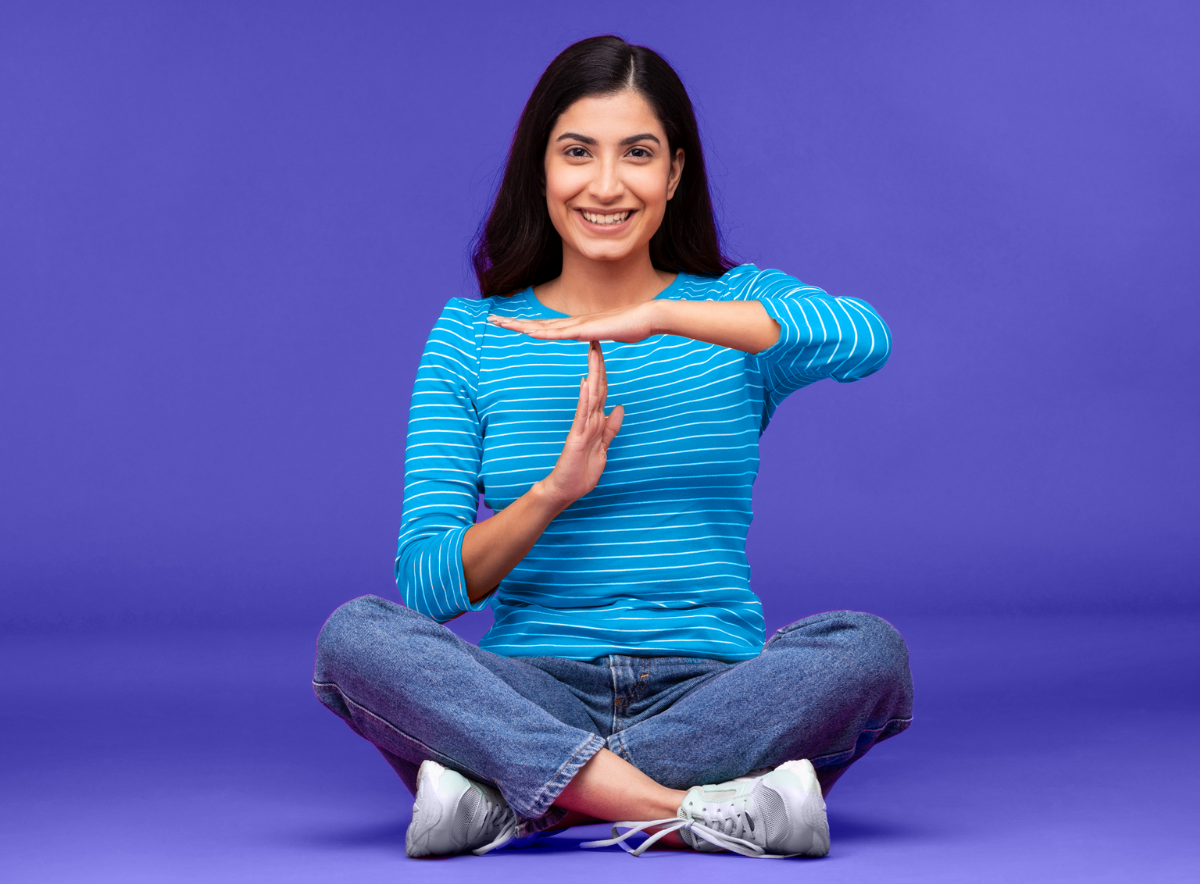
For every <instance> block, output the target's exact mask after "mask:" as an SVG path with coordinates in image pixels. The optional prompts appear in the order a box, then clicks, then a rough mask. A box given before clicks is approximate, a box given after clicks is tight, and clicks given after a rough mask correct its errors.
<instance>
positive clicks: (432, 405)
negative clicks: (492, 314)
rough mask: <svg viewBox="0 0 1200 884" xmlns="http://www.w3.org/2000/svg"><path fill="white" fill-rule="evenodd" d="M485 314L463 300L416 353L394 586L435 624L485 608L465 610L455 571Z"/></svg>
mask: <svg viewBox="0 0 1200 884" xmlns="http://www.w3.org/2000/svg"><path fill="white" fill-rule="evenodd" d="M487 307H488V304H487V303H481V302H479V301H471V300H467V299H465V298H454V299H451V301H450V303H448V304H447V305H446V309H445V310H443V311H442V315H441V316H440V317H439V318H438V321H437V323H436V324H435V325H434V327H433V331H432V332H430V334H429V341H428V342H427V343H426V344H425V351H424V352H423V353H422V354H421V363H420V365H419V366H418V367H417V378H416V382H415V383H414V384H413V395H412V406H411V408H410V410H409V417H408V445H407V447H406V448H405V455H404V515H403V517H402V519H401V524H400V540H399V542H398V544H397V547H396V586H397V588H398V589H399V590H400V597H401V598H402V599H403V600H404V603H405V604H406V605H408V606H409V607H410V608H413V609H414V610H416V611H420V612H421V613H422V614H425V615H426V616H428V617H431V618H433V619H434V620H437V621H438V622H439V623H444V622H445V621H447V620H450V619H452V618H454V617H457V616H458V615H459V614H462V613H463V612H464V611H468V610H470V611H478V610H481V609H482V608H483V607H484V606H485V605H486V604H487V599H481V600H480V601H479V602H477V603H475V604H472V603H471V601H470V599H469V598H468V596H467V582H466V578H465V577H464V575H463V566H462V542H463V536H464V535H465V534H466V533H467V529H468V528H470V527H471V526H472V525H474V524H475V514H476V512H477V506H478V501H479V468H480V461H481V452H482V433H481V425H480V419H479V414H478V412H477V411H476V409H475V398H476V394H477V391H478V380H479V341H480V336H481V328H480V325H481V323H482V322H485V321H486V319H487Z"/></svg>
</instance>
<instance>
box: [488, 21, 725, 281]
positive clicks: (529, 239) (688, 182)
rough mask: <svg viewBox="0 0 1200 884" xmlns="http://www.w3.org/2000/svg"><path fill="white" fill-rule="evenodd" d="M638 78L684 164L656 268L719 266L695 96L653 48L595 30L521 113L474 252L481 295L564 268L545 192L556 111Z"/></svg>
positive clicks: (716, 272)
mask: <svg viewBox="0 0 1200 884" xmlns="http://www.w3.org/2000/svg"><path fill="white" fill-rule="evenodd" d="M629 88H632V89H633V90H634V91H636V92H637V93H639V94H640V95H641V96H642V97H643V98H645V99H646V101H647V102H649V104H650V106H651V107H652V108H653V109H654V113H655V114H656V115H657V116H658V120H659V122H660V123H661V124H662V127H663V129H664V130H665V131H666V133H667V144H668V149H669V150H670V153H671V155H672V156H673V155H674V154H675V151H676V150H677V149H678V148H681V147H682V148H683V153H684V164H683V174H682V176H681V177H680V180H679V185H678V187H676V189H675V195H674V196H673V197H672V198H671V199H670V200H669V201H668V202H667V209H666V213H665V214H664V215H663V220H662V224H661V225H660V226H659V228H658V230H657V231H656V232H655V234H654V237H653V238H652V239H651V240H650V260H651V262H652V263H653V264H654V266H655V267H656V268H658V269H659V270H665V271H667V272H671V273H673V272H677V271H683V272H686V273H693V274H696V275H697V276H720V275H721V274H722V273H724V272H725V271H726V270H728V269H729V268H730V267H731V266H733V265H732V262H730V261H728V260H727V259H726V258H725V256H724V255H722V254H721V245H720V241H719V239H718V236H717V224H716V221H715V219H714V218H713V208H712V200H711V199H710V197H709V194H708V175H707V174H706V172H705V170H704V152H703V150H702V149H701V147H700V131H699V127H698V126H697V125H696V114H695V111H693V110H692V101H691V99H690V98H688V94H687V90H686V89H684V87H683V83H682V82H681V81H680V79H679V76H678V75H677V74H676V73H675V71H674V70H672V68H671V66H670V65H669V64H667V63H666V61H664V60H663V58H662V56H660V55H659V54H658V53H657V52H655V51H654V50H652V49H647V48H646V47H645V46H632V45H630V44H629V43H626V42H625V41H624V40H622V39H621V38H620V37H613V36H604V37H590V38H588V39H587V40H580V41H579V42H578V43H574V44H572V45H570V46H568V47H567V48H566V49H564V50H563V51H562V52H560V53H559V54H558V57H557V58H555V59H554V61H552V62H550V66H549V67H548V68H546V71H545V73H543V74H542V77H541V79H540V80H538V83H537V86H535V87H534V89H533V94H532V95H530V96H529V101H527V102H526V103H525V109H524V110H523V111H522V112H521V120H520V122H518V123H517V131H516V134H514V135H513V140H512V146H511V147H510V148H509V151H508V162H507V164H506V165H505V167H504V178H503V179H502V180H501V182H500V189H499V190H498V191H497V193H496V200H495V202H494V203H492V210H491V212H490V213H489V214H488V218H487V221H486V222H485V223H484V225H483V228H482V229H481V230H480V232H479V235H478V236H477V237H476V240H475V246H474V249H473V251H472V254H471V260H472V264H473V265H474V267H475V275H476V276H477V277H478V278H479V291H480V293H481V294H482V295H483V296H484V297H488V296H491V295H507V294H511V293H512V292H514V291H519V290H520V289H523V288H525V287H526V286H531V285H539V284H540V283H543V282H548V281H550V280H551V279H554V278H555V277H557V276H558V275H559V274H560V273H562V239H561V238H560V237H559V235H558V231H556V230H555V229H554V225H553V224H552V223H551V221H550V215H549V212H548V211H547V209H546V198H545V196H544V195H543V193H542V182H543V177H544V175H545V154H546V142H547V141H548V140H549V139H550V132H551V130H552V129H553V128H554V124H555V122H556V121H557V120H558V118H559V116H560V115H561V114H562V113H563V111H565V110H566V109H567V108H569V107H570V106H571V105H572V104H574V103H575V102H576V101H578V100H579V99H581V98H586V97H588V96H591V95H611V94H612V93H614V92H620V91H622V90H624V89H629Z"/></svg>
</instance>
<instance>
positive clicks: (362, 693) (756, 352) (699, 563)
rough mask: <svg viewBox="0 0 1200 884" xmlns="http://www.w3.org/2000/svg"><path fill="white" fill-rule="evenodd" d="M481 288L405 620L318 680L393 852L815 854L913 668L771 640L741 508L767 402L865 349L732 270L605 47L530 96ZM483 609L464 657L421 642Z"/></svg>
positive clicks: (674, 144) (444, 413) (859, 643)
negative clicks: (590, 833) (561, 849)
mask: <svg viewBox="0 0 1200 884" xmlns="http://www.w3.org/2000/svg"><path fill="white" fill-rule="evenodd" d="M475 268H476V271H477V274H478V277H479V282H480V287H481V292H482V295H483V297H482V298H481V299H480V300H478V301H475V300H469V299H463V298H455V299H452V300H451V301H450V302H449V304H448V305H447V307H446V309H445V311H444V312H443V313H442V316H441V317H440V318H439V320H438V322H437V324H436V325H435V327H434V329H433V332H432V334H431V335H430V338H429V342H428V344H427V345H426V348H425V352H424V354H423V356H422V359H421V364H420V367H419V369H418V373H417V380H416V384H415V388H414V392H413V401H412V409H411V413H410V425H409V442H408V449H407V455H406V462H405V499H404V517H403V524H402V528H401V534H400V542H399V549H398V555H397V559H396V575H397V583H398V586H399V588H400V592H401V595H402V596H403V598H404V601H405V606H401V605H397V604H394V603H392V602H389V601H385V600H383V599H380V598H376V597H373V596H367V597H364V598H360V599H357V600H355V601H353V602H350V603H348V604H346V605H344V606H343V607H341V608H340V609H338V611H337V612H335V613H334V615H333V616H332V617H331V618H330V619H329V621H328V622H327V623H326V625H325V627H324V629H323V630H322V632H321V637H320V640H319V644H318V659H317V669H316V675H315V678H314V687H315V690H316V692H317V695H318V697H320V699H321V701H322V702H323V703H325V704H326V705H327V706H328V707H329V708H330V709H332V710H333V711H334V712H336V713H337V714H338V715H340V716H341V717H342V718H343V719H345V720H346V721H347V722H348V723H349V724H350V726H351V727H352V728H353V729H354V730H355V731H356V732H357V733H359V734H361V735H362V736H364V737H366V738H367V739H368V740H370V741H371V742H372V743H374V744H375V745H376V746H377V747H378V748H379V749H380V751H381V752H382V753H383V755H384V757H385V758H386V759H387V760H388V761H389V763H391V765H392V766H393V767H394V768H395V770H396V771H397V772H398V773H399V774H400V776H401V778H402V779H403V780H404V782H405V784H406V785H407V786H408V787H409V789H410V790H412V791H413V792H414V793H415V794H416V796H417V797H416V803H415V805H414V808H413V821H412V823H411V825H410V826H409V829H408V836H407V840H406V845H407V850H408V854H409V855H410V856H426V855H444V854H449V853H459V852H465V851H468V850H471V851H474V852H476V853H485V852H487V851H488V850H490V849H493V848H494V847H497V846H500V845H502V844H512V843H513V842H514V841H516V840H519V839H522V838H525V837H527V836H532V835H536V834H537V833H538V832H541V831H544V830H546V829H549V828H552V827H553V828H561V827H564V826H567V825H575V824H580V823H585V822H595V821H598V820H608V821H620V820H632V821H634V822H633V823H621V824H620V825H622V826H624V827H627V828H629V829H630V831H628V832H626V833H625V834H624V835H622V836H620V837H619V838H614V839H613V840H612V841H608V842H595V843H596V844H611V843H621V846H623V847H625V846H626V845H625V843H624V840H623V839H625V838H626V837H628V835H629V834H631V833H632V832H633V831H638V830H643V829H649V830H651V831H653V832H654V833H655V834H653V835H651V836H650V838H649V839H647V841H646V842H643V844H642V846H641V847H639V848H638V850H637V851H635V853H640V852H641V850H644V849H645V847H646V846H648V845H649V843H651V842H653V841H656V840H662V841H664V843H666V844H673V845H674V846H678V847H687V848H691V849H695V850H701V851H716V850H732V851H735V852H738V853H743V854H746V855H749V856H761V855H769V856H784V855H786V856H823V855H824V854H825V853H826V852H827V851H828V849H829V839H828V828H827V825H826V819H825V805H824V800H823V797H822V792H823V791H828V789H829V788H830V787H831V786H832V784H833V783H834V781H835V780H836V779H837V778H838V777H839V776H840V775H841V774H842V773H843V772H844V771H845V769H846V768H847V767H848V766H849V765H850V764H851V763H852V762H853V761H855V760H856V759H858V758H860V757H861V756H862V755H863V754H864V753H865V752H866V751H867V750H868V749H869V748H870V747H871V746H872V745H874V744H875V743H876V742H878V741H879V740H882V739H885V738H887V737H889V736H892V735H894V734H896V733H899V732H900V731H901V730H903V729H904V728H905V727H907V726H908V723H909V719H910V710H911V697H912V691H911V682H910V680H909V672H908V662H907V651H906V649H905V646H904V642H903V640H902V639H901V638H900V636H899V635H898V634H897V633H896V631H895V630H894V629H892V628H891V627H890V626H889V625H888V624H887V623H885V622H884V621H882V620H880V619H879V618H876V617H873V616H871V615H869V614H861V613H855V612H834V613H826V614H820V615H817V616H814V617H809V618H807V619H805V620H801V621H799V622H797V623H793V624H791V625H790V626H788V627H785V628H784V629H781V630H780V631H779V632H777V633H776V634H775V636H774V637H773V638H772V639H771V641H770V642H767V643H766V646H765V647H764V645H763V638H764V635H763V617H762V608H761V605H760V603H759V600H758V598H757V597H756V596H755V595H754V594H753V592H751V590H750V588H749V567H748V565H747V562H746V555H745V539H746V532H747V529H748V527H749V524H750V518H751V513H750V497H751V487H752V484H753V481H754V478H755V475H756V473H757V467H758V438H759V436H760V434H761V433H762V431H763V430H764V429H765V428H766V426H767V424H768V422H769V421H770V418H771V415H772V413H773V412H774V410H775V408H776V407H777V406H778V405H779V403H780V401H782V399H783V398H784V397H785V396H786V395H787V394H788V393H790V392H792V391H793V390H796V389H798V388H799V387H802V386H804V385H806V384H808V383H811V382H812V381H815V380H819V379H821V378H825V377H833V378H836V379H837V380H839V381H853V380H857V379H858V378H861V377H864V376H866V375H868V374H870V373H872V372H873V371H875V370H876V369H878V368H879V367H880V366H881V365H882V364H883V362H884V361H885V360H886V358H887V352H888V342H889V336H888V332H887V328H886V326H884V324H883V322H882V321H881V320H880V319H879V317H878V316H877V315H876V314H875V312H874V311H873V310H872V309H871V308H870V307H869V306H868V305H867V304H865V303H863V302H862V301H857V300H853V299H835V298H831V297H829V296H828V295H826V294H825V293H824V292H822V291H821V290H820V289H816V288H813V287H811V286H806V285H804V284H802V283H800V282H799V281H797V280H795V279H793V278H791V277H789V276H786V275H784V274H782V273H779V272H778V271H759V270H757V268H755V267H753V266H751V265H744V266H740V267H731V265H730V264H729V262H727V261H726V260H725V259H724V258H723V257H722V255H721V252H720V249H719V246H718V240H717V233H716V226H715V224H714V221H713V213H712V206H711V203H710V199H709V193H708V183H707V178H706V175H705V170H704V160H703V155H702V151H701V146H700V140H699V135H698V131H697V126H696V121H695V116H694V113H693V111H692V106H691V102H690V100H689V99H688V96H687V93H686V91H685V90H684V88H683V85H682V83H681V82H680V81H679V78H678V77H677V76H676V75H675V72H674V71H673V70H671V68H670V67H669V66H668V65H667V63H666V62H665V61H663V59H662V58H660V57H659V56H658V55H656V54H655V53H654V52H652V51H651V50H649V49H646V48H644V47H639V46H631V45H629V44H627V43H625V42H624V41H623V40H621V39H619V38H617V37H596V38H593V39H589V40H584V41H582V42H580V43H576V44H575V45H573V46H571V47H569V48H568V49H566V50H565V51H563V53H562V54H560V55H559V56H558V57H557V58H556V59H555V60H554V61H553V62H552V63H551V65H550V66H549V68H547V70H546V72H545V73H544V74H543V75H542V78H541V80H540V81H539V82H538V84H537V87H536V88H535V89H534V91H533V94H532V96H531V97H530V99H529V102H528V103H527V105H526V106H525V110H524V112H523V113H522V115H521V120H520V123H519V125H518V127H517V132H516V134H515V136H514V139H513V145H512V149H511V151H510V154H509V158H508V164H507V167H506V169H505V173H504V178H503V181H502V183H501V186H500V189H499V192H498V193H497V196H496V200H495V204H494V206H493V208H492V212H491V215H490V216H489V218H488V221H487V224H486V225H485V227H484V229H483V231H482V233H481V235H480V238H479V241H478V244H477V247H476V252H475ZM600 342H605V343H603V344H601V343H600ZM585 370H586V376H585V377H583V378H582V379H581V378H580V375H581V374H582V373H583V372H584V371H585ZM610 398H612V399H614V400H615V403H616V404H615V405H614V406H613V407H612V408H611V410H607V409H606V405H607V402H608V400H609V399H610ZM480 492H483V493H484V495H485V500H486V501H487V503H488V505H489V506H490V507H491V508H492V509H493V510H494V511H495V515H494V516H493V517H492V518H490V519H488V520H486V521H483V522H480V523H478V524H476V522H475V513H476V504H477V495H478V494H479V493H480ZM486 604H490V605H491V606H492V608H493V609H494V612H495V624H494V626H493V627H492V629H491V630H490V631H489V632H488V634H487V635H486V636H485V637H484V639H483V640H482V641H481V642H480V645H479V647H475V646H474V645H471V644H469V643H467V642H464V641H462V640H460V639H459V638H458V637H457V636H455V635H454V634H453V633H451V632H450V631H449V630H448V629H446V628H445V627H443V626H442V625H440V624H441V623H444V622H445V621H447V620H450V619H452V618H454V617H456V616H458V615H460V614H462V613H464V612H465V611H468V610H479V609H481V608H482V607H483V606H484V605H486ZM613 829H614V835H615V834H616V831H617V826H614V827H613ZM627 849H628V848H627Z"/></svg>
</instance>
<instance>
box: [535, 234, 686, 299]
mask: <svg viewBox="0 0 1200 884" xmlns="http://www.w3.org/2000/svg"><path fill="white" fill-rule="evenodd" d="M674 278H675V274H673V273H666V272H664V271H662V270H656V269H654V265H653V264H652V263H650V250H649V249H648V248H647V249H646V250H645V251H643V252H641V253H639V254H637V255H630V256H629V257H627V258H624V259H622V260H620V261H593V260H592V259H590V258H585V257H584V256H582V255H580V254H579V253H578V252H575V251H573V250H571V249H563V269H562V275H561V276H559V277H558V278H557V279H553V280H551V281H550V282H547V283H545V284H544V285H540V286H537V288H536V294H537V296H538V299H539V300H540V301H541V302H542V303H543V304H544V305H546V306H547V307H549V308H550V309H551V310H556V311H558V312H559V313H566V314H568V315H570V316H581V315H583V314H585V313H603V312H604V311H606V310H620V309H623V308H625V307H633V306H634V305H636V304H641V303H643V302H644V301H650V300H653V299H654V297H655V296H656V295H657V294H658V293H659V292H661V291H662V290H663V289H665V288H666V287H667V286H669V285H670V284H671V281H672V280H673V279H674Z"/></svg>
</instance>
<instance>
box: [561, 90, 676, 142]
mask: <svg viewBox="0 0 1200 884" xmlns="http://www.w3.org/2000/svg"><path fill="white" fill-rule="evenodd" d="M563 132H575V133H577V134H579V135H588V136H590V137H592V138H595V139H597V140H600V141H605V140H610V139H611V140H614V141H620V140H621V139H622V138H625V137H627V136H629V135H639V134H641V133H643V132H648V133H650V134H652V135H656V136H658V138H660V139H661V140H662V141H663V143H666V135H665V133H664V132H663V127H662V123H660V122H659V121H658V117H657V116H656V115H655V113H654V109H653V108H652V107H650V103H649V102H648V101H646V99H645V98H643V97H642V96H641V95H639V94H638V93H637V92H634V91H632V90H625V91H623V92H615V93H613V94H611V95H589V96H587V97H586V98H581V99H579V100H578V101H577V102H575V103H574V104H572V105H571V106H570V107H568V108H567V109H566V110H565V111H563V112H562V116H560V117H559V118H558V120H557V122H555V124H554V129H553V130H551V132H550V140H551V142H553V141H554V139H555V138H557V137H558V136H559V135H560V134H562V133H563Z"/></svg>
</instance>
